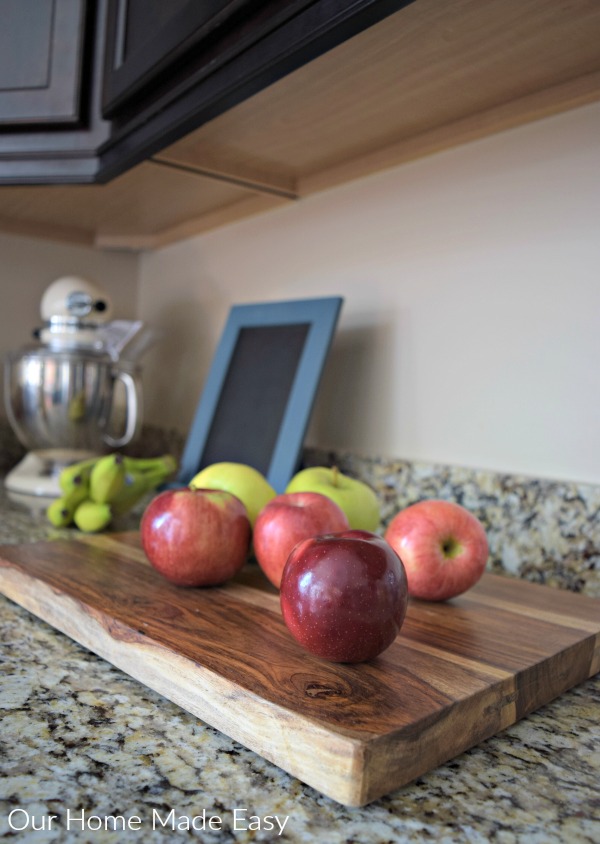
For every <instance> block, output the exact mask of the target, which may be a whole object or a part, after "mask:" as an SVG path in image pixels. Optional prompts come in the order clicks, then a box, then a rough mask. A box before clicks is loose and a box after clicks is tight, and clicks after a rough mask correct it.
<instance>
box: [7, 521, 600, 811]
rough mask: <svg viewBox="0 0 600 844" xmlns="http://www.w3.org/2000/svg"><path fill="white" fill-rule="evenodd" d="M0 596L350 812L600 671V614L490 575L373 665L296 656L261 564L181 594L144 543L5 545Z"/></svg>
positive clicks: (419, 609)
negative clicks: (159, 571)
mask: <svg viewBox="0 0 600 844" xmlns="http://www.w3.org/2000/svg"><path fill="white" fill-rule="evenodd" d="M0 592H3V593H4V594H5V595H6V596H7V597H8V598H10V599H11V600H13V601H15V602H16V603H18V604H20V605H21V606H23V607H25V609H27V610H29V611H30V612H32V613H34V614H35V615H36V616H38V617H40V618H42V619H44V620H45V621H47V622H48V623H49V624H51V625H52V626H54V627H56V628H57V629H58V630H61V631H62V632H63V633H66V634H67V635H68V636H70V637H71V638H73V639H75V641H77V642H79V643H80V644H82V645H84V646H85V647H86V648H89V649H90V650H91V651H94V652H95V653H97V654H99V655H100V656H101V657H103V658H105V659H107V660H108V661H109V662H111V663H113V664H114V665H116V666H117V667H118V668H120V669H122V670H123V671H125V672H126V673H128V674H130V675H131V676H132V677H134V678H136V679H137V680H139V681H140V682H142V683H144V684H145V685H147V686H149V687H150V688H152V689H154V690H156V691H158V692H160V693H161V694H163V695H164V696H165V697H167V698H169V699H171V700H173V701H174V702H175V703H177V704H179V705H180V706H182V707H183V708H184V709H186V710H188V711H189V712H191V713H193V714H194V715H195V716H197V717H198V718H200V719H202V720H204V721H206V722H207V723H208V724H211V725H212V726H214V727H216V728H217V729H219V730H221V731H222V732H224V733H226V734H227V735H228V736H230V737H231V738H233V739H235V740H236V741H238V742H240V743H241V744H244V745H245V746H246V747H249V748H251V749H252V750H254V751H256V752H257V753H259V754H260V755H262V756H264V757H265V758H266V759H269V760H270V761H272V762H274V763H275V764H277V765H279V766H280V767H281V768H283V769H284V770H286V771H288V772H289V773H291V774H293V775H294V776H297V777H298V778H300V779H301V780H303V781H304V782H306V783H308V784H309V785H311V786H313V787H314V788H316V789H318V790H319V791H321V792H323V793H324V794H326V795H328V796H329V797H332V798H333V799H334V800H337V801H339V802H341V803H344V804H347V805H362V804H364V803H368V802H369V801H371V800H374V799H376V798H377V797H380V796H382V795H384V794H387V793H389V792H391V791H394V790H395V789H397V788H399V787H400V786H402V785H404V784H406V783H408V782H410V781H411V780H413V779H414V778H415V777H417V776H419V775H421V774H423V773H425V772H427V771H429V770H431V769H433V768H435V767H436V766H438V765H439V764H441V763H442V762H445V761H447V760H448V759H451V758H453V757H454V756H456V755H457V754H459V753H461V752H462V751H464V750H466V749H467V748H469V747H472V746H473V745H476V744H478V743H479V742H481V741H483V740H484V739H486V738H488V737H490V736H492V735H494V734H495V733H497V732H499V731H500V730H502V729H504V728H505V727H508V726H509V725H510V724H513V723H514V722H515V721H517V720H518V719H519V718H521V717H522V716H523V715H526V714H527V713H529V712H531V711H533V710H534V709H536V708H537V707H539V706H541V705H543V704H544V703H547V702H548V701H550V700H552V699H553V698H554V697H556V696H557V695H559V694H560V693H561V692H563V691H565V690H566V689H569V688H571V687H572V686H574V685H576V684H577V683H580V682H582V681H583V680H585V679H586V678H588V677H590V676H592V675H593V674H595V673H596V672H598V671H600V601H598V600H595V599H592V598H587V597H584V596H581V595H576V594H573V593H571V592H566V591H563V590H557V589H551V588H549V587H545V586H539V585H536V584H531V583H528V582H525V581H522V580H516V579H511V578H507V577H501V576H497V575H491V574H485V575H484V576H483V578H482V580H481V581H480V582H479V584H477V586H476V587H474V588H473V589H472V590H470V591H469V592H468V593H466V594H464V595H463V596H461V597H460V598H457V599H454V600H452V601H449V602H447V603H443V604H433V603H426V602H420V601H414V602H411V604H410V606H409V609H408V613H407V617H406V621H405V623H404V626H403V628H402V631H401V634H400V636H399V637H398V638H397V639H396V641H395V642H394V644H393V645H392V646H391V647H390V648H389V649H388V650H387V651H386V652H385V653H384V654H382V655H381V656H380V657H378V658H377V659H376V660H374V661H373V662H371V663H368V664H362V665H355V666H349V665H334V664H332V663H327V662H324V661H322V660H320V659H318V658H316V657H312V656H310V655H309V654H307V653H306V652H304V651H303V650H302V649H301V648H300V646H299V645H297V644H296V643H295V642H294V640H293V639H292V638H291V636H290V635H289V634H288V632H287V629H286V627H285V625H284V623H283V620H282V618H281V614H280V611H279V598H278V594H277V592H276V591H275V590H274V589H273V587H272V586H271V585H270V584H269V583H268V582H267V580H266V579H265V578H264V576H263V575H262V572H261V571H260V569H258V567H257V566H256V565H255V564H248V565H247V566H246V567H245V568H244V570H243V571H242V572H241V573H240V575H239V576H238V577H237V578H236V579H235V580H234V581H232V582H230V583H229V584H227V585H226V586H223V587H218V588H210V589H184V588H181V587H176V586H173V585H171V584H170V583H168V582H167V581H166V580H164V579H163V578H162V577H161V576H160V575H159V574H157V573H156V572H155V571H154V570H153V569H152V568H151V567H150V566H149V564H148V563H147V562H146V560H145V557H144V554H143V552H142V551H141V549H140V545H139V536H138V534H137V533H121V534H102V535H98V536H88V537H85V536H83V535H81V536H80V537H79V538H78V539H74V540H73V541H64V540H59V541H54V542H43V543H36V544H29V545H10V546H4V547H0Z"/></svg>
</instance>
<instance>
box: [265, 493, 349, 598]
mask: <svg viewBox="0 0 600 844" xmlns="http://www.w3.org/2000/svg"><path fill="white" fill-rule="evenodd" d="M349 527H350V526H349V524H348V518H347V516H346V515H345V513H344V511H343V510H342V509H341V507H339V506H338V505H337V504H336V503H335V502H334V501H332V500H331V499H330V498H327V496H326V495H321V494H320V493H318V492H287V493H283V494H282V495H278V496H277V497H276V498H273V499H271V501H269V503H268V504H266V505H265V506H264V507H263V509H262V510H261V511H260V513H259V515H258V518H257V520H256V522H255V524H254V533H253V534H252V542H253V545H254V554H255V556H256V559H257V561H258V564H259V566H260V567H261V569H262V570H263V571H264V573H265V574H266V576H267V577H268V578H269V580H270V581H271V583H272V584H273V585H274V586H276V587H277V588H279V585H280V583H281V575H282V573H283V567H284V566H285V563H286V560H287V558H288V557H289V555H290V552H291V550H292V548H293V547H294V546H295V545H297V544H298V542H300V541H301V540H302V539H309V538H310V537H312V536H318V535H321V534H324V533H338V532H340V531H344V530H348V528H349Z"/></svg>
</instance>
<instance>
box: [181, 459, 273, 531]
mask: <svg viewBox="0 0 600 844" xmlns="http://www.w3.org/2000/svg"><path fill="white" fill-rule="evenodd" d="M189 486H190V487H191V488H192V489H224V490H226V491H227V492H231V493H233V495H235V496H237V498H239V499H240V501H241V502H242V504H243V505H244V507H245V508H246V511H247V513H248V518H249V519H250V524H251V525H252V527H254V522H255V521H256V517H257V516H258V514H259V513H260V511H261V510H262V508H263V507H264V506H265V504H267V503H268V502H269V501H270V500H271V499H272V498H275V496H276V495H277V493H276V492H275V490H274V489H273V487H272V486H271V484H270V483H269V482H268V480H267V479H266V478H265V476H264V475H263V474H261V473H260V472H259V471H258V469H254V468H253V467H252V466H247V465H246V464H245V463H212V464H211V465H210V466H207V467H206V468H205V469H202V470H201V471H200V472H198V474H197V475H194V477H193V478H192V480H191V481H190V483H189Z"/></svg>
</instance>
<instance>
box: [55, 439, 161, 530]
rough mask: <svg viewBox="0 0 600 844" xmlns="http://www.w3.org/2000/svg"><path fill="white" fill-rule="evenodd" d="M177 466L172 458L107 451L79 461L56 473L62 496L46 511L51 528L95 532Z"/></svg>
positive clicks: (128, 507)
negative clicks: (133, 455)
mask: <svg viewBox="0 0 600 844" xmlns="http://www.w3.org/2000/svg"><path fill="white" fill-rule="evenodd" d="M176 469H177V461H176V460H175V458H174V457H173V456H172V455H170V454H166V455H163V456H162V457H151V458H139V457H125V456H124V455H122V454H118V453H116V454H108V455H105V456H103V457H94V458H91V459H89V460H82V461H80V462H79V463H75V464H73V465H71V466H68V467H66V468H65V469H63V471H62V472H61V474H60V477H59V485H60V488H61V490H62V493H63V494H62V496H61V497H60V498H58V499H56V500H55V501H53V502H52V504H50V506H49V507H48V509H47V510H46V515H47V517H48V520H49V521H50V522H51V524H53V525H54V526H55V527H67V526H68V525H71V524H73V523H75V526H76V527H77V528H79V530H81V531H83V532H84V533H97V532H98V531H101V530H104V528H106V527H108V525H109V524H110V523H111V521H112V519H113V518H114V516H121V515H123V514H124V513H127V512H128V510H131V508H132V507H133V506H134V505H135V504H137V503H138V501H140V500H141V499H142V498H143V497H144V496H145V495H146V494H147V493H149V492H151V491H152V490H154V489H156V488H157V487H158V486H160V484H162V483H164V482H165V481H166V480H167V479H168V478H169V477H171V475H173V473H174V472H175V471H176Z"/></svg>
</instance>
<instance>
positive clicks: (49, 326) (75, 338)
mask: <svg viewBox="0 0 600 844" xmlns="http://www.w3.org/2000/svg"><path fill="white" fill-rule="evenodd" d="M40 313H41V316H42V320H43V321H44V324H43V327H42V328H41V329H40V330H39V331H38V332H37V333H38V335H39V338H40V340H41V341H42V342H43V343H47V344H49V345H51V346H54V347H56V348H72V347H73V346H78V347H84V348H85V347H93V346H95V345H96V344H97V342H98V335H97V330H98V328H100V327H101V326H103V325H104V324H106V323H107V322H109V321H110V319H111V317H112V302H111V300H110V297H109V296H108V294H107V293H106V291H105V290H103V289H102V288H101V287H99V286H98V285H96V284H94V283H93V282H91V281H88V280H87V279H84V278H79V277H77V276H65V277H64V278H59V279H57V280H56V281H54V282H52V284H51V285H50V286H49V287H48V288H47V289H46V291H45V293H44V295H43V296H42V302H41V306H40Z"/></svg>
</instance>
